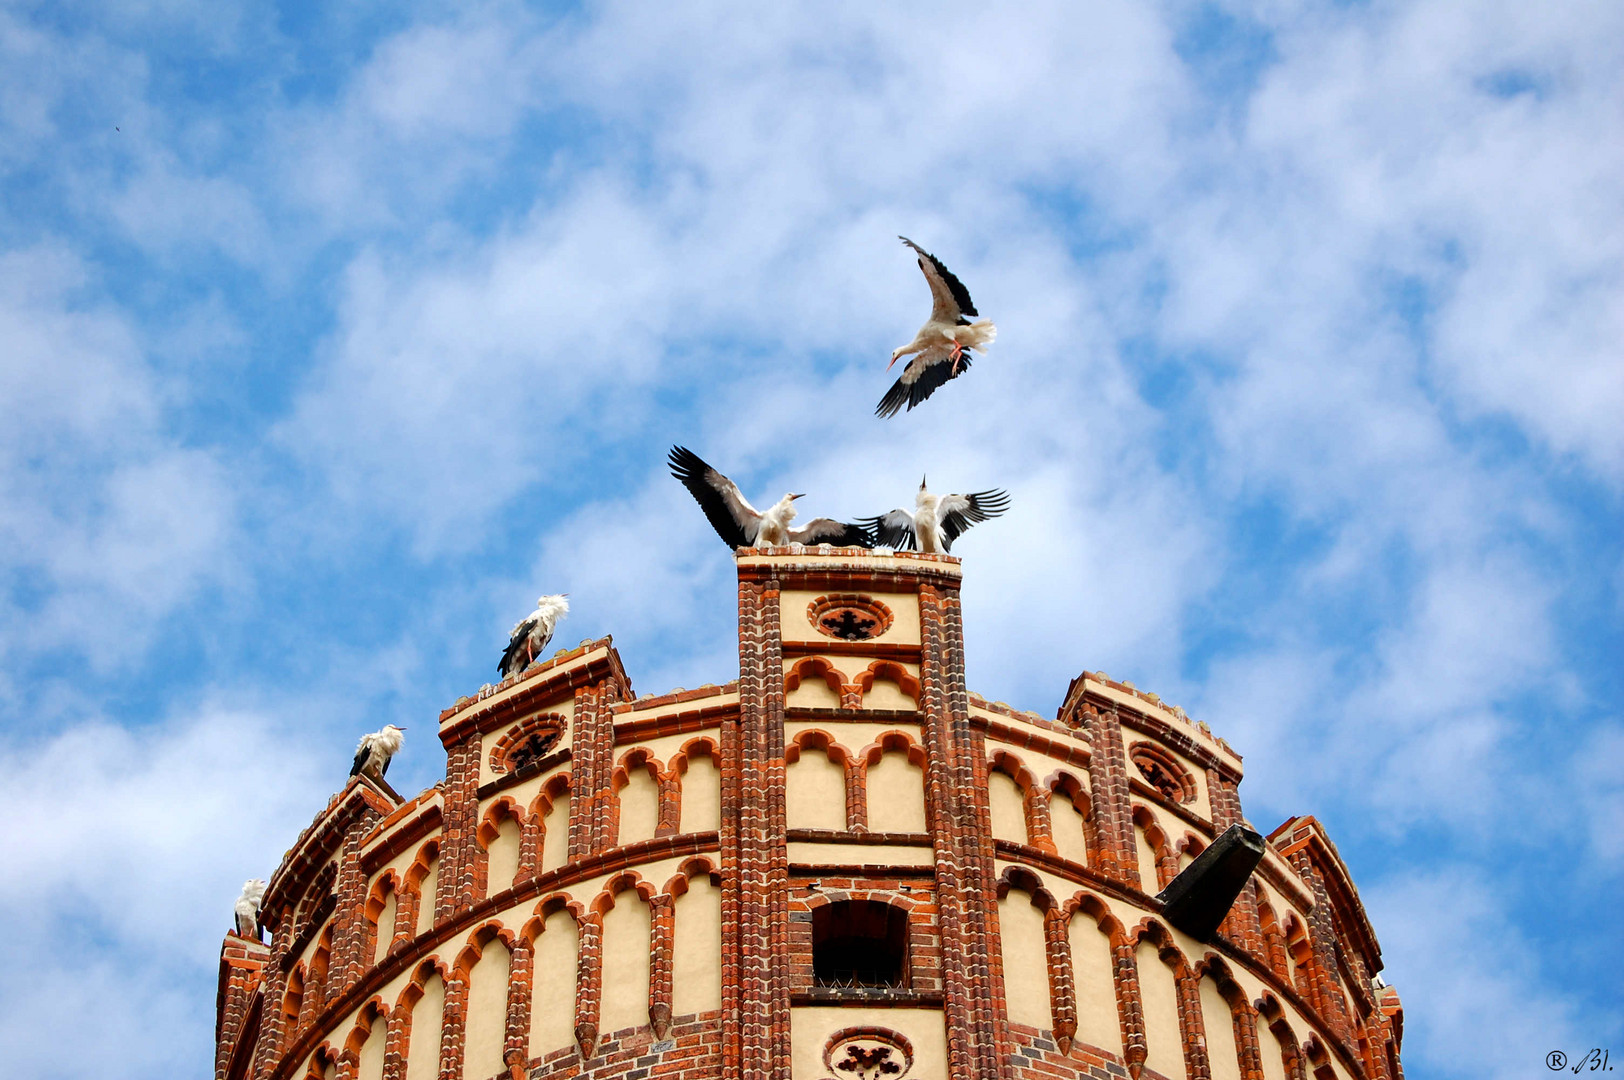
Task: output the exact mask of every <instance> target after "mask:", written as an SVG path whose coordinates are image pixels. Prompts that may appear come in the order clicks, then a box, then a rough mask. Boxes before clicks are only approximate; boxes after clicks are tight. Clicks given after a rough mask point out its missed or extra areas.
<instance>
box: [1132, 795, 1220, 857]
mask: <svg viewBox="0 0 1624 1080" xmlns="http://www.w3.org/2000/svg"><path fill="white" fill-rule="evenodd" d="M1134 805H1135V806H1143V807H1145V809H1147V810H1149V811H1150V812H1151V813H1152V814H1153V815H1154V816H1155V818H1156V824H1158V825H1160V826H1161V828H1162V832H1164V833H1166V834H1167V846H1168V847H1173V846H1174V845H1176V844H1177V843H1178V842H1179V841H1180V840H1182V839H1184V837H1185V836H1186V835H1189V836H1194V837H1195V838H1196V839H1197V840H1200V841H1201V844H1202V846H1203V847H1205V846H1206V845H1207V844H1210V843H1212V837H1210V836H1207V835H1205V834H1204V833H1202V831H1201V830H1200V829H1197V828H1196V827H1195V826H1193V825H1191V824H1189V823H1188V822H1186V821H1184V820H1182V819H1180V818H1178V817H1175V816H1174V815H1173V814H1171V813H1169V812H1168V811H1166V810H1163V809H1162V808H1161V807H1159V806H1152V805H1149V804H1147V803H1142V802H1136V803H1134Z"/></svg>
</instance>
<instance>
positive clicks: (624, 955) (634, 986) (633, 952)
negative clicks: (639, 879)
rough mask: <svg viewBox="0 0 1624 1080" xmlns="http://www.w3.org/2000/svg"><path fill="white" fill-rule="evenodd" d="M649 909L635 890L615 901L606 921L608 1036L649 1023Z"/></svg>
mask: <svg viewBox="0 0 1624 1080" xmlns="http://www.w3.org/2000/svg"><path fill="white" fill-rule="evenodd" d="M650 925H651V924H650V920H649V909H648V905H647V904H645V903H644V902H643V900H642V899H641V898H640V897H639V896H638V895H637V894H636V893H635V892H632V891H631V890H629V889H628V890H626V891H625V892H622V893H620V894H619V895H617V896H616V897H615V906H614V908H613V910H611V911H609V912H607V913H605V915H604V917H603V1004H602V1011H601V1013H600V1016H601V1019H600V1021H599V1030H600V1031H602V1033H603V1034H605V1035H607V1034H609V1033H610V1032H612V1031H619V1030H621V1029H622V1028H629V1027H642V1026H643V1025H645V1024H647V1023H648V975H649V952H650V951H651V945H652V939H651V937H650V933H649V931H650Z"/></svg>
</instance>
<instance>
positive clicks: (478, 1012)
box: [462, 938, 512, 1080]
mask: <svg viewBox="0 0 1624 1080" xmlns="http://www.w3.org/2000/svg"><path fill="white" fill-rule="evenodd" d="M511 966H512V958H511V957H510V956H509V955H508V950H507V946H505V945H503V944H502V942H501V941H500V940H498V939H495V938H493V939H492V940H490V941H488V942H486V944H485V949H484V952H483V953H481V955H480V957H479V961H478V962H477V963H476V964H474V967H473V970H472V971H470V972H469V973H468V1014H467V1016H468V1019H467V1028H466V1034H465V1035H464V1036H463V1051H462V1075H463V1080H485V1078H486V1077H490V1076H495V1075H496V1074H497V1073H499V1072H501V1071H503V1065H502V1042H503V1039H504V1037H505V1031H506V1027H507V991H508V972H509V969H510V968H511Z"/></svg>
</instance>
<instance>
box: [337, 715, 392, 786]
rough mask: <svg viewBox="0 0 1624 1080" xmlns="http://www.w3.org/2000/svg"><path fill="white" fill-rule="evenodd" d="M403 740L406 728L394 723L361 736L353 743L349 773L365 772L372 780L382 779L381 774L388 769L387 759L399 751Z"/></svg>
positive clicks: (352, 774)
mask: <svg viewBox="0 0 1624 1080" xmlns="http://www.w3.org/2000/svg"><path fill="white" fill-rule="evenodd" d="M405 742H406V729H405V728H401V727H396V726H395V725H394V724H385V725H384V726H383V730H382V731H374V732H373V733H372V734H370V735H363V736H361V741H360V742H358V743H356V744H355V764H353V765H351V766H350V775H351V776H355V775H357V774H359V773H365V774H366V775H368V776H370V777H372V778H373V779H374V780H382V779H383V774H384V773H386V772H388V771H389V759H390V758H392V757H394V756H395V755H396V754H398V753H400V748H401V746H402V745H403V744H404V743H405Z"/></svg>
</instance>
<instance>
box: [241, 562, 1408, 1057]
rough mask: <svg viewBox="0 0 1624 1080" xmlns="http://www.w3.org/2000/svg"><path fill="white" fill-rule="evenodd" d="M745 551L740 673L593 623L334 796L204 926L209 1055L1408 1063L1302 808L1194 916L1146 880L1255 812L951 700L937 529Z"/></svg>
mask: <svg viewBox="0 0 1624 1080" xmlns="http://www.w3.org/2000/svg"><path fill="white" fill-rule="evenodd" d="M737 562H738V577H739V594H738V595H739V677H738V680H737V681H736V682H732V683H728V684H727V685H725V686H706V687H702V688H700V689H697V690H678V691H673V692H671V693H668V694H663V695H659V696H645V697H642V698H636V697H634V695H633V694H632V692H631V684H630V682H629V680H628V679H627V677H626V674H625V671H624V669H623V668H622V666H621V662H620V657H619V656H618V654H617V653H616V652H615V650H614V647H613V645H612V644H611V642H610V641H609V639H607V638H606V639H603V640H601V641H593V642H585V643H583V644H582V645H581V646H580V647H579V648H576V649H572V650H568V651H564V652H560V653H559V654H557V655H555V656H554V657H552V658H551V659H550V660H547V661H545V662H542V663H538V664H536V665H535V666H533V667H532V668H530V669H529V670H528V671H526V672H524V673H523V674H522V675H520V676H518V677H517V678H514V679H509V680H508V681H506V682H504V683H502V684H501V685H499V686H496V687H490V688H487V689H485V690H483V691H481V692H480V694H479V695H478V696H477V697H470V698H463V699H462V700H460V701H458V702H457V703H456V704H455V705H454V706H452V707H451V708H450V709H447V710H446V711H445V712H444V713H442V714H441V716H440V738H441V741H442V742H443V744H444V745H445V750H446V777H445V780H444V781H443V782H441V783H439V784H436V785H435V786H434V787H432V788H430V789H428V790H426V791H424V792H422V793H420V794H418V795H417V796H416V797H414V798H411V799H402V798H401V797H400V796H398V795H396V794H395V793H394V792H393V791H391V790H389V789H388V788H387V786H385V785H382V784H375V783H373V782H371V781H369V780H367V779H366V778H364V777H360V778H356V779H353V780H351V781H350V783H349V784H348V786H346V787H345V788H344V790H343V791H341V792H339V793H338V794H337V795H335V796H334V797H333V799H332V800H331V801H330V802H329V803H328V805H327V807H326V808H325V809H324V810H323V811H322V812H321V813H320V814H319V815H318V816H317V817H316V820H315V821H314V822H313V823H312V824H311V826H310V827H309V828H308V829H306V830H305V831H304V833H303V834H302V835H301V836H300V837H299V838H298V840H297V842H296V843H295V844H294V846H293V848H292V849H291V850H290V851H289V852H288V853H287V856H286V857H285V858H284V860H283V862H282V865H281V866H280V867H278V868H277V870H276V873H275V874H274V876H273V877H272V879H271V882H270V886H269V888H268V890H267V892H266V895H265V901H264V908H263V911H262V914H261V921H262V923H263V925H264V927H265V929H266V930H268V931H269V934H270V944H269V945H265V944H262V943H261V942H260V941H258V940H251V939H248V938H243V937H239V936H238V935H237V934H236V933H231V934H228V935H227V937H226V940H225V945H224V948H223V949H222V952H221V961H220V990H219V998H218V1002H219V1024H218V1031H217V1046H216V1058H215V1062H216V1064H215V1075H216V1078H217V1080H245V1078H253V1080H304V1078H307V1077H314V1078H320V1080H496V1078H501V1077H508V1078H511V1080H523V1078H525V1077H529V1078H531V1080H544V1078H545V1080H553V1078H558V1080H563V1078H567V1077H568V1078H573V1077H582V1078H599V1077H602V1078H610V1077H614V1078H620V1080H662V1078H669V1080H712V1078H721V1080H830V1078H832V1080H947V1078H948V1077H952V1078H954V1080H968V1078H988V1080H994V1078H996V1080H1040V1078H1042V1080H1051V1078H1053V1080H1064V1078H1068V1077H1084V1076H1088V1077H1099V1076H1134V1077H1150V1078H1153V1080H1160V1078H1168V1080H1177V1078H1189V1080H1197V1078H1200V1080H1288V1078H1290V1080H1402V1075H1403V1074H1402V1071H1401V1069H1400V1066H1399V1061H1398V1048H1399V1040H1400V1036H1401V1033H1402V1019H1403V1014H1402V1011H1401V1009H1400V1006H1399V1002H1398V998H1397V995H1396V994H1395V993H1394V991H1392V990H1391V989H1390V988H1387V987H1385V986H1384V985H1383V984H1382V983H1381V981H1380V980H1379V978H1377V977H1376V976H1377V972H1378V971H1379V970H1380V968H1381V953H1380V949H1379V947H1378V946H1377V944H1376V938H1375V935H1374V933H1373V932H1372V930H1371V928H1370V925H1369V923H1368V922H1367V921H1366V918H1365V915H1364V910H1363V908H1362V906H1361V905H1360V902H1359V897H1358V893H1357V892H1356V891H1355V889H1354V887H1353V883H1352V881H1351V880H1350V879H1349V876H1348V873H1347V868H1346V867H1345V866H1344V865H1343V863H1342V861H1341V859H1340V858H1339V857H1338V855H1337V853H1336V848H1335V847H1334V846H1333V845H1332V844H1331V842H1330V840H1329V839H1328V838H1327V837H1326V835H1325V832H1324V830H1323V828H1322V827H1321V826H1320V824H1319V823H1318V822H1316V821H1315V820H1314V819H1313V818H1312V817H1298V818H1292V819H1290V820H1288V821H1286V822H1285V823H1284V824H1282V825H1281V826H1280V827H1279V828H1277V829H1276V830H1275V831H1274V832H1273V833H1272V834H1271V835H1270V836H1269V837H1268V839H1267V842H1266V843H1264V844H1263V847H1264V851H1263V854H1262V857H1261V861H1260V862H1258V864H1257V866H1256V869H1255V871H1253V872H1252V873H1251V875H1250V877H1249V878H1247V879H1246V881H1245V885H1244V887H1243V888H1242V889H1241V892H1240V894H1239V896H1238V897H1237V898H1236V899H1235V901H1234V903H1233V906H1232V907H1230V908H1228V912H1227V915H1226V916H1225V917H1224V918H1223V922H1222V924H1221V925H1220V926H1219V928H1218V930H1217V931H1216V932H1215V933H1211V934H1208V935H1206V936H1205V938H1204V939H1197V938H1194V937H1191V936H1189V935H1188V934H1186V933H1185V932H1184V931H1182V930H1180V929H1179V928H1178V926H1177V925H1175V923H1176V922H1177V920H1175V919H1173V918H1172V917H1171V913H1170V910H1169V909H1166V908H1164V905H1163V903H1162V901H1160V900H1158V899H1157V896H1156V894H1157V893H1158V892H1159V891H1160V890H1162V889H1163V888H1164V887H1166V886H1168V885H1169V884H1170V883H1171V882H1173V881H1174V879H1175V878H1180V880H1181V881H1185V880H1189V879H1190V877H1191V876H1192V875H1193V874H1194V873H1195V872H1194V871H1192V875H1185V876H1184V877H1180V875H1181V872H1182V871H1183V870H1184V869H1185V867H1187V866H1189V865H1190V864H1191V863H1192V861H1193V860H1195V859H1196V857H1197V856H1198V855H1200V853H1201V852H1202V851H1203V850H1204V849H1206V848H1207V847H1208V846H1209V845H1214V841H1215V839H1216V838H1217V837H1218V836H1219V835H1220V834H1222V833H1224V831H1225V829H1226V828H1228V827H1229V826H1231V825H1235V824H1237V823H1240V822H1241V820H1242V819H1241V807H1240V800H1239V798H1238V796H1237V794H1236V789H1237V786H1238V784H1239V782H1240V779H1241V763H1240V757H1239V755H1237V754H1236V753H1235V752H1234V751H1233V750H1231V749H1230V748H1229V746H1228V745H1227V744H1226V743H1225V742H1224V741H1223V740H1221V739H1217V738H1215V737H1214V736H1213V735H1212V733H1211V732H1210V731H1208V730H1207V728H1206V726H1205V725H1201V724H1194V723H1191V722H1190V721H1189V720H1188V719H1187V718H1186V717H1185V715H1184V713H1183V710H1181V709H1177V708H1171V707H1169V706H1167V705H1164V704H1163V703H1162V702H1161V701H1160V700H1159V699H1158V698H1157V697H1156V696H1155V695H1154V694H1143V693H1140V692H1139V691H1137V690H1135V689H1134V688H1133V687H1132V686H1131V685H1130V684H1126V683H1117V682H1113V681H1111V680H1110V679H1108V678H1106V677H1105V676H1104V675H1101V674H1097V673H1089V672H1085V673H1084V674H1083V675H1081V676H1079V677H1078V678H1077V679H1075V680H1073V682H1072V684H1071V687H1070V689H1069V690H1068V692H1067V694H1066V699H1065V703H1064V704H1063V705H1062V706H1061V708H1060V711H1059V714H1058V716H1057V717H1056V719H1054V720H1046V719H1043V718H1041V717H1039V716H1037V715H1036V714H1035V713H1030V712H1022V711H1019V710H1016V709H1012V708H1010V707H1008V706H1006V705H1004V704H1002V703H991V702H987V701H985V700H983V699H981V698H979V697H977V696H976V695H974V694H971V693H970V692H969V691H968V689H967V688H966V686H965V683H964V637H963V630H962V623H961V617H960V608H959V585H960V578H961V571H960V564H959V561H958V560H957V559H955V558H952V557H949V556H935V555H916V554H898V555H877V554H874V553H872V552H867V551H861V550H857V549H846V548H834V549H830V548H827V547H825V548H819V549H806V550H802V549H799V548H761V549H744V550H741V551H740V552H738V554H737ZM1218 846H1221V845H1215V847H1214V852H1213V853H1212V854H1213V855H1216V854H1217V853H1218V851H1217V848H1218ZM1208 861H1210V857H1209V860H1204V861H1203V864H1202V865H1203V866H1204V865H1205V864H1206V862H1208ZM1197 869H1198V870H1199V869H1200V867H1198V868H1197ZM1169 895H1170V896H1171V894H1169ZM1215 918H1216V916H1215Z"/></svg>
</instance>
